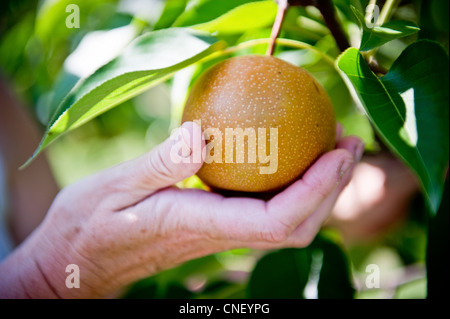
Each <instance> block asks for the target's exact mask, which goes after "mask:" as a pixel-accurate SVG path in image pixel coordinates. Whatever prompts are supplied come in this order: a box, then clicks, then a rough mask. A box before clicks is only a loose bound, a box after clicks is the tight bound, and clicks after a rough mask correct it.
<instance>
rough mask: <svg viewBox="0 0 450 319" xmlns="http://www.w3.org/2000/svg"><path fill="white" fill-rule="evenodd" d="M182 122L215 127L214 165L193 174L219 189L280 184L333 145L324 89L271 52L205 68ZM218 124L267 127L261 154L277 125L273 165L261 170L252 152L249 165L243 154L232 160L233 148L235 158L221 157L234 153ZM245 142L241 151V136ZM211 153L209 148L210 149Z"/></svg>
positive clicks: (332, 121) (243, 189) (277, 186)
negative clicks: (217, 140) (266, 171)
mask: <svg viewBox="0 0 450 319" xmlns="http://www.w3.org/2000/svg"><path fill="white" fill-rule="evenodd" d="M186 121H201V127H202V130H203V131H204V130H205V129H207V128H217V129H218V130H220V132H221V133H222V143H223V149H222V161H221V163H218V162H212V163H209V164H208V163H204V164H203V166H202V167H201V169H200V170H199V171H198V173H197V175H198V177H199V178H200V179H201V180H202V181H203V182H204V183H205V184H207V185H209V186H210V187H212V188H214V189H219V190H230V191H239V192H268V191H274V190H277V189H280V188H283V187H285V186H286V185H289V184H290V183H292V182H293V181H294V180H296V179H298V178H299V177H300V176H301V175H302V174H303V173H304V172H305V170H307V169H308V168H309V167H310V166H311V165H312V164H313V163H314V161H315V160H316V159H317V158H318V157H320V156H321V155H322V154H324V153H325V152H328V151H330V150H332V149H334V147H335V132H336V118H335V114H334V109H333V105H332V103H331V101H330V99H329V97H328V95H327V93H326V91H325V90H324V89H323V87H322V86H321V85H320V84H319V83H318V82H317V81H316V80H315V79H314V77H313V76H312V75H311V74H310V73H309V72H307V71H306V70H305V69H303V68H301V67H298V66H295V65H292V64H290V63H288V62H285V61H283V60H281V59H278V58H276V57H273V56H262V55H248V56H239V57H234V58H230V59H227V60H224V61H222V62H220V63H218V64H216V65H214V66H213V67H211V68H210V69H208V70H207V71H205V72H204V73H203V74H202V75H201V76H200V77H199V79H198V80H197V81H196V83H195V84H194V85H193V87H192V90H191V92H190V95H189V97H188V99H187V102H186V105H185V109H184V113H183V117H182V122H186ZM225 128H233V129H235V128H242V129H245V128H253V129H254V130H255V132H258V128H266V154H269V153H270V143H271V141H270V134H269V133H270V128H277V129H278V140H277V141H272V143H273V142H277V145H275V146H277V147H276V149H277V160H278V162H277V170H276V171H275V172H274V173H271V174H261V170H260V168H261V167H264V166H266V167H267V166H269V165H270V164H269V163H267V162H266V163H263V161H259V157H258V156H257V157H256V163H249V161H248V156H247V155H245V161H244V163H237V162H236V155H235V154H234V157H233V159H234V161H233V162H232V163H226V162H225V147H232V148H233V149H234V150H235V152H234V153H236V148H235V147H236V145H235V143H236V139H234V141H233V143H234V144H233V145H226V139H225ZM214 138H216V137H215V136H214V137H213V139H214ZM228 141H230V140H228ZM244 141H245V142H244V143H245V146H244V149H245V154H247V152H248V150H249V149H248V147H249V145H248V138H246V139H245V140H244ZM256 141H258V139H256ZM206 142H207V143H208V142H209V140H207V141H206ZM257 148H258V146H257ZM210 151H211V154H214V152H215V149H214V148H212V150H210ZM219 154H220V153H219ZM272 155H273V154H272Z"/></svg>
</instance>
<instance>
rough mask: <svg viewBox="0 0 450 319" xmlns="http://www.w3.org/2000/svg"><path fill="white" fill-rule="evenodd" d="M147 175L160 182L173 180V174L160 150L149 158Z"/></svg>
mask: <svg viewBox="0 0 450 319" xmlns="http://www.w3.org/2000/svg"><path fill="white" fill-rule="evenodd" d="M146 173H147V176H152V177H153V178H157V179H160V180H169V179H170V178H171V176H172V174H171V173H172V172H171V170H170V168H169V166H168V165H167V162H166V161H165V160H164V158H163V156H162V154H161V152H160V151H159V150H157V151H155V152H154V153H153V154H150V156H148V157H147V161H146Z"/></svg>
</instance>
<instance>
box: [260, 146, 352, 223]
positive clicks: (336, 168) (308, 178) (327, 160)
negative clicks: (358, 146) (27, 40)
mask: <svg viewBox="0 0 450 319" xmlns="http://www.w3.org/2000/svg"><path fill="white" fill-rule="evenodd" d="M353 162H354V158H353V155H352V154H351V153H350V152H349V151H347V150H345V149H337V150H333V151H331V152H328V153H326V154H324V155H323V156H322V157H320V158H319V159H318V160H317V161H316V162H315V163H314V165H313V166H311V167H310V168H309V169H308V171H307V172H306V173H305V174H304V176H303V178H302V179H300V180H298V181H297V182H295V183H294V184H292V185H291V186H289V187H288V188H287V189H286V190H285V191H283V192H282V193H280V194H278V195H276V196H275V197H274V198H273V199H272V200H270V201H269V202H268V214H270V215H271V216H272V217H273V218H275V219H276V220H277V221H279V222H281V223H283V224H285V225H287V227H292V226H294V227H295V226H297V225H298V224H299V223H301V222H302V221H303V220H305V219H306V217H308V216H309V215H310V214H311V213H312V212H313V211H315V210H316V209H317V208H318V207H319V205H320V204H321V203H322V202H323V201H324V200H325V199H326V198H327V197H328V196H329V194H331V192H332V191H333V190H334V189H335V188H336V187H337V186H338V185H339V183H340V181H341V180H342V178H343V176H344V175H345V174H346V172H347V171H348V170H350V169H351V167H352V164H353ZM292 230H293V229H291V231H292Z"/></svg>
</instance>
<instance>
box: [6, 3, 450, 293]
mask: <svg viewBox="0 0 450 319" xmlns="http://www.w3.org/2000/svg"><path fill="white" fill-rule="evenodd" d="M139 2H140V3H141V4H140V5H143V6H144V7H139V6H138V5H135V4H133V3H137V2H133V1H132V0H128V1H125V0H124V1H120V2H118V1H115V0H83V1H77V5H78V6H79V7H80V13H81V28H80V29H69V28H66V27H65V19H66V17H67V14H68V13H66V12H65V8H66V5H67V4H68V3H69V1H64V0H60V1H43V2H42V3H41V4H40V5H39V6H37V4H36V2H34V1H6V2H3V3H2V6H4V8H2V10H0V12H1V13H0V18H1V19H0V67H1V69H2V71H3V72H5V74H6V75H7V76H9V77H10V78H11V79H12V81H13V82H14V85H15V89H16V91H17V92H18V93H20V94H21V95H22V96H23V97H24V99H26V100H27V101H28V102H29V104H30V105H32V106H33V112H34V113H35V114H36V116H37V118H38V119H39V120H40V121H41V123H42V124H43V125H44V126H46V130H45V134H44V136H43V139H42V142H41V144H40V146H39V148H38V149H37V151H36V153H35V155H34V156H36V155H37V154H38V153H40V152H41V151H42V150H43V149H44V148H46V147H47V146H49V145H50V144H51V143H52V142H54V141H55V143H53V146H52V147H50V148H49V155H50V156H49V158H50V162H51V164H52V167H53V169H54V171H55V175H56V177H57V178H58V180H59V181H60V184H61V186H64V185H66V184H67V183H69V182H72V181H74V180H76V179H78V178H80V177H81V176H83V175H86V174H89V173H92V172H94V171H96V170H98V169H100V168H103V167H106V166H109V165H111V164H114V163H118V162H120V161H123V160H125V159H128V158H131V157H133V156H134V155H137V154H140V153H142V152H144V151H146V150H147V149H148V148H149V147H152V146H154V145H156V144H157V143H159V142H160V141H162V140H163V139H164V138H165V137H167V135H168V132H169V129H170V128H173V127H175V126H176V125H177V123H178V121H179V118H180V114H181V112H182V107H183V104H184V99H185V97H186V95H187V93H188V91H189V88H190V85H191V83H192V82H193V81H194V80H195V79H196V78H197V77H198V75H199V74H200V73H201V72H202V71H204V70H205V69H206V68H207V67H209V66H211V65H212V64H214V63H216V62H217V61H220V60H222V59H225V58H227V57H230V56H234V55H241V54H262V53H264V52H265V50H266V47H267V44H268V43H269V41H268V39H267V38H268V37H269V35H270V30H271V26H272V24H273V22H274V19H275V15H276V11H277V8H276V4H275V3H274V2H273V1H271V0H260V1H257V0H253V1H252V0H227V1H217V0H167V1H159V0H152V1H147V2H146V3H145V4H143V2H141V1H139ZM378 2H379V3H383V1H378ZM387 2H389V1H387ZM333 3H334V5H335V8H336V10H337V16H338V21H339V23H340V25H341V26H342V28H343V30H344V33H345V36H346V37H347V38H348V39H349V40H350V43H351V44H352V46H353V47H352V48H349V49H347V50H346V51H345V52H343V53H341V52H340V51H339V49H338V47H337V45H336V42H335V40H334V38H333V36H332V35H331V33H330V30H329V29H328V27H327V24H326V23H325V21H324V19H323V18H322V15H321V13H320V11H319V10H317V9H316V8H315V7H311V6H308V7H292V8H290V9H289V11H288V13H287V15H286V18H285V21H284V24H283V28H282V30H281V34H280V41H279V44H278V46H277V48H276V51H275V55H276V56H278V57H280V58H282V59H285V60H287V61H289V62H291V63H294V64H296V65H300V66H303V67H304V68H306V69H307V70H308V71H310V72H311V73H312V74H313V75H314V76H315V77H316V78H317V79H318V81H320V82H321V84H322V85H323V86H324V88H325V89H326V90H327V92H328V93H329V95H330V97H331V99H332V102H333V104H334V106H335V111H336V114H337V117H338V120H339V121H340V122H341V123H342V124H343V125H344V127H345V131H346V134H355V135H358V136H360V137H361V138H362V139H363V140H364V141H365V143H366V150H367V151H368V152H371V153H376V152H378V151H379V150H380V148H382V147H383V144H385V145H386V146H387V147H388V148H389V149H390V151H391V152H392V153H394V154H395V155H396V156H397V157H399V158H400V159H401V160H402V161H404V162H405V163H406V164H407V165H408V167H410V168H411V170H412V171H413V172H414V173H415V174H416V175H417V176H418V178H419V180H420V182H421V184H422V187H423V194H424V201H425V203H426V205H416V206H415V207H414V205H413V207H412V209H413V213H412V214H411V216H410V218H409V220H408V221H407V222H406V223H405V225H404V226H403V227H402V229H401V230H400V231H397V232H395V233H394V234H391V235H390V236H387V237H386V238H384V239H381V240H379V241H375V242H373V243H371V244H368V245H362V246H364V247H363V248H361V247H362V246H361V247H359V248H358V246H357V245H356V246H353V247H350V248H349V250H348V251H347V250H346V249H344V250H343V249H341V248H340V246H342V245H341V243H340V238H339V235H337V234H335V233H333V232H326V231H325V232H326V234H325V235H326V236H324V235H323V234H322V235H320V236H319V237H318V238H317V239H316V240H315V241H314V242H313V244H312V245H311V246H310V247H307V248H304V249H287V250H280V251H275V252H270V253H265V252H259V251H249V250H236V251H231V252H223V253H220V254H216V255H213V256H208V257H205V258H202V259H199V260H195V261H191V262H188V263H186V264H184V265H182V266H180V267H177V268H175V269H172V270H168V271H165V272H162V273H160V274H158V275H156V276H153V277H151V278H148V279H146V280H144V281H141V282H139V283H136V285H134V286H133V287H131V289H130V291H129V292H128V293H127V294H126V296H127V297H147V298H177V297H183V298H184V297H186V298H205V297H213V298H224V297H237V298H244V297H252V298H264V297H286V298H303V297H305V293H304V292H305V291H306V290H305V288H306V287H309V288H308V289H312V291H315V292H316V293H315V296H317V297H319V298H337V297H346V298H351V297H357V298H360V297H364V293H365V292H364V291H362V290H361V289H360V286H358V284H357V281H358V280H357V279H358V276H361V275H364V271H365V269H364V267H363V265H365V264H367V261H368V260H371V258H374V256H375V255H377V254H378V252H380V251H383V253H382V256H383V257H382V259H383V258H384V259H383V260H387V259H389V260H391V261H392V260H395V262H391V264H395V265H396V267H409V266H411V265H414V264H419V265H420V264H423V263H425V246H426V245H425V243H426V236H427V234H428V235H429V236H430V241H429V242H428V248H427V251H428V255H427V256H426V262H427V267H428V269H429V270H430V269H432V272H430V271H429V273H430V274H429V282H428V289H429V295H430V296H436V295H437V294H436V292H434V291H437V290H436V289H440V288H441V287H442V286H440V285H439V278H440V277H441V276H442V274H443V272H444V271H445V268H443V267H440V264H439V262H437V260H439V258H440V257H439V251H440V252H441V253H442V251H447V250H448V247H447V248H445V247H444V248H440V247H441V246H440V244H441V243H442V241H445V240H444V239H445V238H447V239H448V228H446V227H443V223H442V222H439V221H441V220H443V221H445V220H447V221H448V196H449V195H448V189H447V191H445V192H444V182H445V178H446V174H447V169H448V152H449V148H448V147H449V140H448V136H449V132H448V130H449V129H448V104H449V97H448V82H449V81H448V54H447V52H448V20H449V19H448V2H446V1H438V0H434V1H420V0H417V1H396V2H395V3H396V5H397V6H393V7H392V8H390V12H389V15H388V16H390V19H388V20H389V21H387V20H386V21H383V23H382V24H381V25H379V26H375V27H373V28H370V27H368V26H367V25H366V23H365V17H364V12H365V10H364V8H365V7H366V6H367V5H368V3H369V1H367V0H334V1H333ZM123 32H124V33H125V34H127V36H124V37H123V39H122V40H121V42H120V41H116V39H118V38H117V37H116V36H114V37H112V36H111V35H112V34H115V35H117V34H123ZM111 38H112V39H113V40H112V41H111ZM89 39H91V40H89ZM92 39H95V40H94V41H93V40H92ZM425 39H426V40H425ZM89 41H90V42H89ZM93 42H94V44H95V42H97V43H101V45H102V46H103V47H99V48H98V50H100V49H104V50H105V51H104V52H106V53H108V54H106V53H104V54H106V55H107V56H108V60H106V61H105V60H104V57H103V59H102V58H101V56H100V58H99V57H96V56H95V52H96V50H97V49H93V48H92V43H93ZM119 42H120V43H119ZM86 43H90V44H89V45H88V46H87V48H86ZM102 52H103V51H102ZM83 54H84V55H83ZM80 56H82V57H83V58H81V61H82V63H81V64H80ZM77 59H78V60H77ZM77 61H78V64H77V63H76V62H77ZM366 61H367V62H366ZM373 61H376V62H377V63H378V68H377V69H376V70H375V69H374V68H373V63H372V62H373ZM89 63H90V67H89V68H86V71H85V72H84V73H83V72H78V71H80V66H85V64H89ZM384 69H385V70H386V72H383V70H384ZM380 70H381V73H380ZM382 73H383V74H382ZM384 73H386V74H384ZM157 84H159V85H158V86H156V85H157ZM144 91H145V92H144ZM106 111H108V112H107V113H105V112H106ZM68 132H71V133H70V134H67V135H65V136H63V135H64V134H65V133H68ZM184 185H189V186H193V187H201V183H200V182H199V181H198V180H196V179H195V178H192V179H189V180H187V181H186V182H185V183H184ZM447 188H448V187H447ZM441 200H442V205H441ZM445 207H447V209H445ZM429 213H431V214H429ZM436 213H437V215H436V216H435V214H436ZM428 219H430V220H431V223H430V228H428V232H427V227H428V222H427V220H428ZM447 224H448V223H447ZM411 234H413V235H411ZM445 234H447V237H445ZM326 238H327V239H326ZM442 238H444V239H442ZM447 243H448V240H447ZM447 246H448V245H447ZM418 251H419V252H420V251H422V253H418ZM319 257H320V258H319ZM380 263H382V261H380ZM350 267H351V269H350ZM241 273H245V274H246V276H240V275H239V274H241ZM314 274H315V275H316V276H317V277H318V278H319V279H317V278H316V279H317V280H316V281H315V283H313V284H311V280H312V277H314V276H313V275H314ZM419 286H420V285H419ZM434 287H438V288H434ZM355 289H356V291H355ZM378 292H380V290H378ZM399 292H400V289H399ZM414 293H415V292H413V294H414ZM402 294H403V295H407V294H405V292H404V290H403V292H402ZM306 295H308V294H306ZM313 295H314V294H313ZM398 295H400V293H399V294H398ZM308 296H309V295H308ZM413 296H423V292H421V291H419V292H418V293H417V294H415V295H413ZM372 297H373V296H372Z"/></svg>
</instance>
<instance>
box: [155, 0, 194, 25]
mask: <svg viewBox="0 0 450 319" xmlns="http://www.w3.org/2000/svg"><path fill="white" fill-rule="evenodd" d="M186 3H187V0H170V1H166V4H165V6H164V9H163V12H162V13H161V16H160V17H159V19H158V21H157V22H156V23H155V26H154V27H153V30H159V29H165V28H168V27H170V26H171V25H172V24H173V23H174V22H175V20H176V19H177V18H178V16H179V15H180V14H181V13H183V11H184V9H185V8H186Z"/></svg>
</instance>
